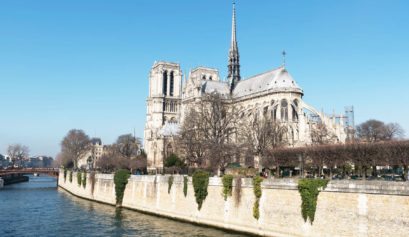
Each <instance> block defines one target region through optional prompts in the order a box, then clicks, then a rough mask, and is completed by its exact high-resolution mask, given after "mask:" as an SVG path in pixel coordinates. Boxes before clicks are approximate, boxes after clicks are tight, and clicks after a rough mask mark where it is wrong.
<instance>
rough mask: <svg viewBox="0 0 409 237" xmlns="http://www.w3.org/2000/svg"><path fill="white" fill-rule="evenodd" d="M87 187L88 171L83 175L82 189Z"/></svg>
mask: <svg viewBox="0 0 409 237" xmlns="http://www.w3.org/2000/svg"><path fill="white" fill-rule="evenodd" d="M86 186H87V171H84V173H82V187H84V188H85V187H86Z"/></svg>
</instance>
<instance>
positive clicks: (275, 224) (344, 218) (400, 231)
mask: <svg viewBox="0 0 409 237" xmlns="http://www.w3.org/2000/svg"><path fill="white" fill-rule="evenodd" d="M63 173H64V172H63V171H61V172H60V176H59V182H58V183H59V186H60V187H61V188H63V189H65V190H67V191H68V192H70V193H72V194H74V195H76V196H78V197H82V198H86V199H89V200H93V201H97V202H102V203H106V204H110V205H115V204H116V201H115V187H114V183H113V175H109V174H97V175H96V176H95V183H94V185H92V180H91V179H90V176H89V174H88V178H87V182H86V186H85V188H84V187H83V186H79V185H78V182H77V180H76V177H77V175H76V173H74V174H73V175H72V181H71V182H70V181H69V177H68V176H69V175H67V177H66V178H65V180H64V175H63ZM191 181H192V180H191V178H189V180H188V182H187V192H186V196H185V195H184V178H183V176H177V175H175V176H173V182H172V185H169V176H162V175H159V176H131V177H130V178H129V180H128V184H127V186H126V189H125V192H124V198H123V202H122V206H123V207H125V208H129V209H134V210H137V211H142V212H146V213H151V214H154V215H161V216H166V217H169V218H173V219H178V220H182V221H187V222H191V223H196V224H200V225H208V226H213V227H217V228H223V229H227V230H234V231H239V232H246V233H251V234H255V235H264V236H275V237H280V236H387V235H388V236H405V235H406V233H408V232H409V226H408V225H406V224H405V223H408V222H409V214H407V213H409V184H408V183H404V182H370V181H331V182H330V183H329V184H328V186H327V188H326V189H325V190H324V191H322V192H320V194H319V196H318V201H317V209H316V212H315V220H314V222H313V223H312V224H311V223H310V221H304V219H303V217H302V214H301V196H300V193H299V191H298V190H297V181H296V180H283V179H281V180H273V179H271V180H270V179H269V180H264V181H263V182H262V184H261V188H262V195H261V197H260V199H259V202H258V203H259V219H256V218H254V217H253V214H254V213H253V207H254V203H255V201H256V198H255V195H254V190H253V185H252V180H251V179H242V180H241V183H242V185H241V187H240V188H236V187H235V185H234V186H233V187H234V188H233V193H232V194H233V195H232V196H231V197H227V199H226V201H225V200H224V197H223V195H222V192H223V185H222V181H221V179H220V178H210V180H209V186H208V195H207V197H206V199H205V201H204V203H203V206H202V208H201V209H200V210H198V207H197V203H196V200H195V195H194V191H193V186H192V182H191Z"/></svg>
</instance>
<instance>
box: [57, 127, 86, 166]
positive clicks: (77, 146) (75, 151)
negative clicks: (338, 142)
mask: <svg viewBox="0 0 409 237" xmlns="http://www.w3.org/2000/svg"><path fill="white" fill-rule="evenodd" d="M90 146H91V140H90V139H89V137H88V135H86V134H85V132H84V131H83V130H78V129H72V130H70V131H69V132H68V134H67V135H66V136H65V137H64V139H63V140H62V141H61V152H62V153H63V155H64V156H66V157H68V158H69V159H71V160H72V162H73V165H74V168H75V169H76V168H77V164H78V160H79V159H80V158H81V157H83V156H84V155H85V154H86V153H87V152H88V151H89V149H90Z"/></svg>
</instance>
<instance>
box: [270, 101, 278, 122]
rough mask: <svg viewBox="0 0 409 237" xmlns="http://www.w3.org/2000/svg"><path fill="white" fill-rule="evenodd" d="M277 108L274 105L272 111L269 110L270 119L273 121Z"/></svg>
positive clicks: (275, 117)
mask: <svg viewBox="0 0 409 237" xmlns="http://www.w3.org/2000/svg"><path fill="white" fill-rule="evenodd" d="M277 108H278V105H275V106H274V107H273V109H272V110H271V119H272V120H273V121H275V120H276V119H277Z"/></svg>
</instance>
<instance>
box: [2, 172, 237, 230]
mask: <svg viewBox="0 0 409 237" xmlns="http://www.w3.org/2000/svg"><path fill="white" fill-rule="evenodd" d="M56 182H57V180H56V179H55V178H52V177H48V176H40V177H34V176H30V181H29V182H25V183H19V184H13V185H8V186H4V188H3V189H0V236H1V237H8V236H18V237H20V236H58V237H59V236H181V237H183V236H200V237H210V236H225V237H232V236H237V237H239V236H244V235H239V234H230V233H227V232H224V231H221V230H217V229H212V228H205V227H199V226H196V225H192V224H188V223H182V222H178V221H174V220H169V219H166V218H161V217H156V216H151V215H146V214H142V213H139V212H136V211H131V210H126V209H116V208H115V207H112V206H109V205H105V204H100V203H95V202H91V201H87V200H84V199H80V198H77V197H74V196H72V195H71V194H69V193H67V192H66V191H64V190H61V189H58V188H57V187H56Z"/></svg>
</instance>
